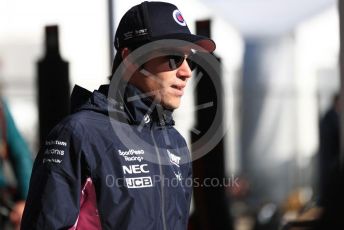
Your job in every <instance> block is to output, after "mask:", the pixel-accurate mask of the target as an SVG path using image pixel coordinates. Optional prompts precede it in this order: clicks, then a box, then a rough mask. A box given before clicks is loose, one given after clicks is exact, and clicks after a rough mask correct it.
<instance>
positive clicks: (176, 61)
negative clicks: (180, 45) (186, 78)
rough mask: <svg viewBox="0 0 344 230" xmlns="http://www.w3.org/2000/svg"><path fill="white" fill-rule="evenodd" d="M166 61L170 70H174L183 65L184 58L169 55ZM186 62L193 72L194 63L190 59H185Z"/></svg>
mask: <svg viewBox="0 0 344 230" xmlns="http://www.w3.org/2000/svg"><path fill="white" fill-rule="evenodd" d="M168 60H169V67H170V68H171V70H175V69H177V68H179V67H180V66H181V65H182V64H183V62H184V60H185V57H184V56H180V55H169V56H168ZM186 61H187V63H188V65H189V67H190V69H191V70H194V69H195V68H196V63H194V62H193V61H192V60H191V59H189V58H187V59H186Z"/></svg>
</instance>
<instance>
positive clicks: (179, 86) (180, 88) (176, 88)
mask: <svg viewBox="0 0 344 230" xmlns="http://www.w3.org/2000/svg"><path fill="white" fill-rule="evenodd" d="M171 88H173V89H174V91H175V93H176V94H177V95H178V96H183V94H184V88H185V84H175V85H172V86H171Z"/></svg>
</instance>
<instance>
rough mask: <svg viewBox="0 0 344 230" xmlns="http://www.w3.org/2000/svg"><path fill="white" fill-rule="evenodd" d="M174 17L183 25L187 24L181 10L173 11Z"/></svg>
mask: <svg viewBox="0 0 344 230" xmlns="http://www.w3.org/2000/svg"><path fill="white" fill-rule="evenodd" d="M173 19H174V20H175V21H176V22H177V23H178V24H179V25H181V26H186V22H185V20H184V18H183V16H182V13H180V11H179V10H174V11H173Z"/></svg>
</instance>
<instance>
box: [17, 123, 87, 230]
mask: <svg viewBox="0 0 344 230" xmlns="http://www.w3.org/2000/svg"><path fill="white" fill-rule="evenodd" d="M75 130H76V129H75V127H73V126H72V125H70V124H68V123H67V124H66V123H65V124H60V125H58V126H57V127H55V128H54V129H53V130H52V132H51V133H50V134H49V136H48V138H47V140H46V142H45V143H44V145H43V146H42V148H41V149H40V151H39V153H38V155H37V157H36V159H35V163H34V166H33V171H32V176H31V180H30V188H29V194H28V198H27V201H26V206H25V210H24V214H23V219H22V224H21V229H23V230H24V229H25V230H26V229H49V230H54V229H69V228H70V227H72V226H73V225H74V223H75V221H76V219H77V216H78V213H79V205H80V191H81V183H82V182H83V181H82V180H83V179H82V170H83V168H84V166H83V164H82V162H83V161H84V159H83V154H82V151H81V149H82V148H81V145H82V143H81V141H80V140H81V139H80V138H78V136H77V135H76V134H75Z"/></svg>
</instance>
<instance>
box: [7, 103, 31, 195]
mask: <svg viewBox="0 0 344 230" xmlns="http://www.w3.org/2000/svg"><path fill="white" fill-rule="evenodd" d="M3 108H4V115H5V121H6V136H7V137H6V139H7V144H8V148H9V159H10V162H11V165H12V168H13V171H14V173H15V176H16V179H17V183H18V195H19V198H20V199H25V198H26V196H27V192H28V190H29V181H30V175H31V170H32V155H31V152H30V150H29V147H28V145H27V144H26V142H25V141H24V139H23V137H22V136H21V135H20V133H19V131H18V129H17V127H16V125H15V123H14V121H13V118H12V116H11V113H10V111H9V110H8V107H7V105H6V103H5V102H3Z"/></svg>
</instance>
